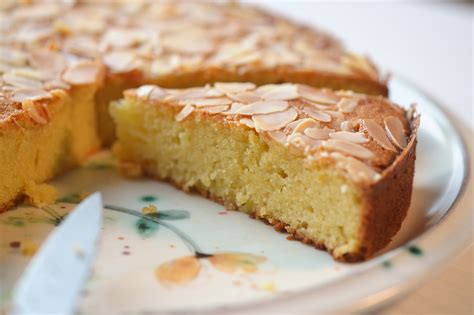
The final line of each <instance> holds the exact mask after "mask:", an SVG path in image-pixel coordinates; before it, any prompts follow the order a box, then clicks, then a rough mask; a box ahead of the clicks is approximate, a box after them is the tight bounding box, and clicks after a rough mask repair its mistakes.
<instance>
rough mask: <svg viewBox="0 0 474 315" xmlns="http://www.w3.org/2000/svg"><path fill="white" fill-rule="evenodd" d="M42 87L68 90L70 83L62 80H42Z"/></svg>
mask: <svg viewBox="0 0 474 315" xmlns="http://www.w3.org/2000/svg"><path fill="white" fill-rule="evenodd" d="M43 87H44V88H45V89H46V90H54V89H63V90H68V89H70V88H71V85H69V84H67V83H66V82H64V81H63V80H60V79H53V80H48V81H46V82H44V84H43Z"/></svg>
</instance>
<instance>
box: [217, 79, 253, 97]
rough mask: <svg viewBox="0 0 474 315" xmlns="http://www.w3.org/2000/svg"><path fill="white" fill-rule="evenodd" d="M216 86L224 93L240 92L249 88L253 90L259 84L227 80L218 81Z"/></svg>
mask: <svg viewBox="0 0 474 315" xmlns="http://www.w3.org/2000/svg"><path fill="white" fill-rule="evenodd" d="M214 87H215V88H216V89H218V90H220V91H222V92H223V93H230V94H235V93H240V92H245V91H248V90H253V89H255V88H256V87H257V86H256V85H255V84H254V83H250V82H244V83H227V82H216V83H214Z"/></svg>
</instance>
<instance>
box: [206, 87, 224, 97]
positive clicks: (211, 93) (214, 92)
mask: <svg viewBox="0 0 474 315" xmlns="http://www.w3.org/2000/svg"><path fill="white" fill-rule="evenodd" d="M221 96H225V93H224V92H222V91H221V90H218V89H213V88H209V89H208V90H207V91H206V97H221Z"/></svg>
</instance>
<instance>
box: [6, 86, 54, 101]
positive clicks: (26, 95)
mask: <svg viewBox="0 0 474 315" xmlns="http://www.w3.org/2000/svg"><path fill="white" fill-rule="evenodd" d="M52 97H53V96H52V95H51V94H50V93H48V92H46V91H45V90H41V89H30V88H20V89H17V90H14V91H13V93H12V95H11V96H10V99H11V100H12V101H15V102H19V103H21V102H23V101H26V100H30V101H37V100H42V99H48V98H52Z"/></svg>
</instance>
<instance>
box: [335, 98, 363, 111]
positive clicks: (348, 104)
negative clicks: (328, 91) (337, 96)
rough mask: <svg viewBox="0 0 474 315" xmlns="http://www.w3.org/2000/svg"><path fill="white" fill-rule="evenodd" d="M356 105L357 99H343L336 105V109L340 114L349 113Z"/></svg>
mask: <svg viewBox="0 0 474 315" xmlns="http://www.w3.org/2000/svg"><path fill="white" fill-rule="evenodd" d="M358 103H359V100H358V99H354V98H345V97H343V98H342V99H341V100H340V101H339V103H337V108H338V110H339V111H340V112H341V113H351V112H352V111H353V110H354V109H355V108H356V107H357V105H358Z"/></svg>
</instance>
